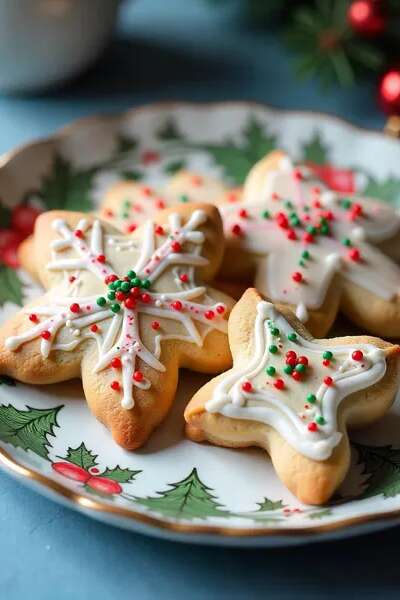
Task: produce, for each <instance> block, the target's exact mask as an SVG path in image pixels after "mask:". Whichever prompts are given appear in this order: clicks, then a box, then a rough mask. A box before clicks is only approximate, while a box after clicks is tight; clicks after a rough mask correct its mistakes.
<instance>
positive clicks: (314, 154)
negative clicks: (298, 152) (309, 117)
mask: <svg viewBox="0 0 400 600" xmlns="http://www.w3.org/2000/svg"><path fill="white" fill-rule="evenodd" d="M302 160H304V161H306V162H313V163H316V164H317V165H324V164H327V163H328V162H329V148H328V146H327V145H326V144H325V143H324V142H323V140H322V138H321V134H320V132H319V131H316V132H315V133H314V135H313V137H312V138H311V140H310V141H309V142H306V143H305V144H303V146H302Z"/></svg>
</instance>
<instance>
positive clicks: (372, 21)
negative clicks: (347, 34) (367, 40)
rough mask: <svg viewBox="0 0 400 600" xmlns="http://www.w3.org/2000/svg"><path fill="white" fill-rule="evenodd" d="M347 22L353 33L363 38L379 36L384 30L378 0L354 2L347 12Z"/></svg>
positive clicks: (384, 24)
mask: <svg viewBox="0 0 400 600" xmlns="http://www.w3.org/2000/svg"><path fill="white" fill-rule="evenodd" d="M347 20H348V22H349V25H350V27H351V28H352V30H353V31H354V32H355V33H358V34H359V35H362V36H365V37H374V36H376V35H379V34H381V33H382V32H383V31H384V30H385V28H386V16H385V15H384V13H383V10H382V2H381V1H380V0H354V1H353V2H352V3H351V4H350V6H349V8H348V10H347Z"/></svg>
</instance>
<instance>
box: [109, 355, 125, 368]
mask: <svg viewBox="0 0 400 600" xmlns="http://www.w3.org/2000/svg"><path fill="white" fill-rule="evenodd" d="M111 366H112V368H113V369H120V368H121V367H122V363H121V359H120V358H118V357H116V358H113V359H112V361H111Z"/></svg>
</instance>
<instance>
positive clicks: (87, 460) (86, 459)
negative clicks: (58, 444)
mask: <svg viewBox="0 0 400 600" xmlns="http://www.w3.org/2000/svg"><path fill="white" fill-rule="evenodd" d="M59 458H65V460H68V461H69V462H71V463H73V464H74V465H76V466H77V467H82V469H86V470H88V469H90V468H91V467H95V466H96V465H97V464H98V463H97V460H96V459H97V455H96V454H93V452H91V451H90V450H88V449H87V448H86V446H85V444H84V443H83V442H82V443H81V445H80V446H78V447H77V448H68V451H67V455H66V456H65V457H64V456H60V457H59Z"/></svg>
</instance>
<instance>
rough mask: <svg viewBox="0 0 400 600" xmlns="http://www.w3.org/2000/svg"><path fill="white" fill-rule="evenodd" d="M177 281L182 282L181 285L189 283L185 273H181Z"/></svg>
mask: <svg viewBox="0 0 400 600" xmlns="http://www.w3.org/2000/svg"><path fill="white" fill-rule="evenodd" d="M179 279H180V280H181V281H182V283H187V282H188V281H189V277H188V276H187V274H186V273H182V275H179Z"/></svg>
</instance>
